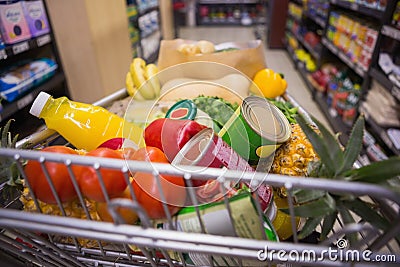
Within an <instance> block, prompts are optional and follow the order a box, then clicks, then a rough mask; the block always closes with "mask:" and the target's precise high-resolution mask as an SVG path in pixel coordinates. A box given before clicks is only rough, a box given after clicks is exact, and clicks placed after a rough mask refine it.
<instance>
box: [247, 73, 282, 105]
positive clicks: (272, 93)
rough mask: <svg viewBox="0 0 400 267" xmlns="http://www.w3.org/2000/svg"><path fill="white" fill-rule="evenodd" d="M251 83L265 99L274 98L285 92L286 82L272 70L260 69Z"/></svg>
mask: <svg viewBox="0 0 400 267" xmlns="http://www.w3.org/2000/svg"><path fill="white" fill-rule="evenodd" d="M253 82H254V83H255V84H256V85H257V87H258V89H259V90H260V92H261V94H262V95H263V96H264V97H267V98H276V97H278V96H281V95H283V94H284V93H285V92H286V88H287V82H286V80H285V79H283V78H282V76H281V75H280V74H279V73H276V72H274V71H273V70H272V69H268V68H265V69H262V70H260V71H258V72H257V73H256V75H255V76H254V78H253Z"/></svg>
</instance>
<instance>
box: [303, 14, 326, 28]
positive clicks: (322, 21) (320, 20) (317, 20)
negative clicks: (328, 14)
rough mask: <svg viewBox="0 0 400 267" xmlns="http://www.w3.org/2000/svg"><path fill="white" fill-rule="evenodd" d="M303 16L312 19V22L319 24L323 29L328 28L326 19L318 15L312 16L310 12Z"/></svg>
mask: <svg viewBox="0 0 400 267" xmlns="http://www.w3.org/2000/svg"><path fill="white" fill-rule="evenodd" d="M303 14H304V15H305V16H306V17H307V18H309V19H311V20H312V21H314V22H315V23H316V24H318V25H319V26H321V28H325V27H326V22H325V20H326V19H325V18H321V17H320V16H318V15H312V14H310V13H309V12H303Z"/></svg>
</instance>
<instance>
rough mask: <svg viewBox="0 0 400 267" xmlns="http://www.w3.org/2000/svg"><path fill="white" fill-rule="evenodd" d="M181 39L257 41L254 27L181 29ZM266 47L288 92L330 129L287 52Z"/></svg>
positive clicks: (179, 33) (266, 57)
mask: <svg viewBox="0 0 400 267" xmlns="http://www.w3.org/2000/svg"><path fill="white" fill-rule="evenodd" d="M178 36H179V38H183V39H190V40H201V39H204V40H209V41H211V42H213V43H216V44H218V43H223V42H245V41H246V40H253V39H255V38H256V37H255V34H254V28H252V27H241V26H239V27H216V26H213V27H207V26H205V27H181V28H180V29H179V31H178ZM264 47H265V60H266V63H267V66H268V67H269V68H271V69H273V70H274V71H276V72H280V73H283V74H284V75H285V79H286V80H287V82H288V92H289V94H290V95H292V96H293V97H294V98H295V99H296V100H297V101H298V102H299V104H300V105H301V106H302V107H303V108H304V109H306V110H307V111H308V113H309V114H311V115H313V116H314V117H315V118H317V119H318V120H319V121H321V122H322V123H324V125H326V126H327V127H329V128H330V125H329V123H328V121H327V120H326V119H325V115H324V114H323V113H322V112H321V111H320V109H319V107H318V106H317V104H316V103H315V102H314V101H313V99H312V96H311V93H310V91H309V90H308V89H307V87H306V85H305V84H304V82H303V80H302V78H301V77H300V75H299V74H298V72H297V70H296V69H295V68H294V65H293V63H292V61H291V60H290V58H289V56H288V54H287V52H286V50H283V49H273V50H271V49H268V48H267V45H266V44H265V43H264Z"/></svg>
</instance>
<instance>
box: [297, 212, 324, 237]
mask: <svg viewBox="0 0 400 267" xmlns="http://www.w3.org/2000/svg"><path fill="white" fill-rule="evenodd" d="M322 219H323V217H315V218H308V219H307V221H306V223H305V224H304V226H303V228H301V231H300V233H299V235H298V238H299V239H303V238H306V237H307V236H309V235H310V234H311V233H312V232H313V231H314V230H315V228H317V226H318V224H320V223H321V221H322Z"/></svg>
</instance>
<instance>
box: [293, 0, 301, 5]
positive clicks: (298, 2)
mask: <svg viewBox="0 0 400 267" xmlns="http://www.w3.org/2000/svg"><path fill="white" fill-rule="evenodd" d="M291 2H293V3H296V4H298V5H300V6H303V1H302V0H292V1H291Z"/></svg>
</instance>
